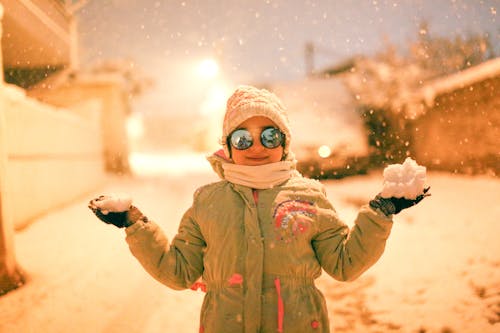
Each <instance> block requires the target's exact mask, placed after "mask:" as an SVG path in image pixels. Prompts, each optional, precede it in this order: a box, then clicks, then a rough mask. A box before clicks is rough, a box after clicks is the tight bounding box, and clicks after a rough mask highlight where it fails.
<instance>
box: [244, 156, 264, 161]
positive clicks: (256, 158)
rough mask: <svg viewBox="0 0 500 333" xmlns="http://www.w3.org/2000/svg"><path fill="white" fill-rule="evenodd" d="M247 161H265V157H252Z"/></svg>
mask: <svg viewBox="0 0 500 333" xmlns="http://www.w3.org/2000/svg"><path fill="white" fill-rule="evenodd" d="M247 159H249V160H252V161H262V160H265V159H267V156H263V157H259V156H253V157H247Z"/></svg>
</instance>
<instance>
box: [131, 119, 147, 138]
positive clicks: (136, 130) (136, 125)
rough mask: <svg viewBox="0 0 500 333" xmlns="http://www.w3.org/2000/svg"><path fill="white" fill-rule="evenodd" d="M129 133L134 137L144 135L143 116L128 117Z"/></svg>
mask: <svg viewBox="0 0 500 333" xmlns="http://www.w3.org/2000/svg"><path fill="white" fill-rule="evenodd" d="M127 133H128V135H129V136H130V137H131V138H133V139H137V138H140V137H142V136H143V135H144V125H143V123H142V118H140V117H139V116H134V115H132V116H130V117H129V118H128V119H127Z"/></svg>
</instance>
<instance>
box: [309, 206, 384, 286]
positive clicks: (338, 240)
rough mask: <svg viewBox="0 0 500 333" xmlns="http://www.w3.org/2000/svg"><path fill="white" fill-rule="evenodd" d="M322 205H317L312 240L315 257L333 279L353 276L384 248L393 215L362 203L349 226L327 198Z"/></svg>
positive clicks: (352, 278)
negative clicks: (314, 231)
mask: <svg viewBox="0 0 500 333" xmlns="http://www.w3.org/2000/svg"><path fill="white" fill-rule="evenodd" d="M324 200H325V201H327V199H326V198H324ZM325 206H326V207H325ZM325 206H323V207H325V208H319V209H318V216H317V217H318V232H317V234H316V235H315V236H314V238H313V240H312V246H313V248H314V251H315V253H316V257H317V258H318V260H319V262H320V265H321V267H322V268H323V269H324V270H325V271H326V272H327V273H328V274H329V275H331V276H332V277H334V278H335V279H337V280H341V281H350V280H354V279H356V278H357V277H359V276H360V275H361V274H362V273H363V272H364V271H366V270H367V269H368V268H370V267H371V266H372V265H373V264H375V262H377V260H378V259H379V258H380V256H381V255H382V253H383V252H384V248H385V243H386V240H387V238H388V237H389V234H390V232H391V228H392V224H393V223H392V219H391V217H387V216H385V215H384V214H383V213H382V212H379V211H378V210H377V211H375V210H373V209H371V208H370V207H369V206H368V205H366V206H363V207H361V209H360V210H359V212H358V215H357V217H356V220H355V223H354V226H353V227H352V228H351V229H349V227H348V226H347V225H346V224H345V223H343V222H342V221H341V220H340V219H339V217H338V215H337V213H336V212H335V210H334V209H333V208H332V207H331V205H330V204H329V202H327V203H326V205H325ZM328 206H329V207H328Z"/></svg>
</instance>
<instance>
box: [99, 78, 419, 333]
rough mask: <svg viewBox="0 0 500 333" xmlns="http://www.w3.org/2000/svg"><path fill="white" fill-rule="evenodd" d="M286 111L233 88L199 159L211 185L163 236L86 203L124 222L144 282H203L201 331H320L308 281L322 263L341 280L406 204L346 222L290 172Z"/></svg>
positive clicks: (371, 254)
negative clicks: (212, 142) (216, 137)
mask: <svg viewBox="0 0 500 333" xmlns="http://www.w3.org/2000/svg"><path fill="white" fill-rule="evenodd" d="M290 141H291V133H290V129H289V123H288V120H287V116H286V112H285V108H284V106H283V105H282V103H281V102H280V100H279V99H278V98H277V97H276V96H275V95H274V94H272V93H270V92H268V91H267V90H261V89H257V88H254V87H250V86H241V87H239V88H238V89H237V90H236V91H235V92H234V94H233V95H232V96H231V97H230V98H229V100H228V102H227V108H226V114H225V117H224V123H223V136H222V144H223V149H222V150H220V151H219V152H217V153H215V154H214V155H213V156H211V157H209V158H208V159H209V161H210V163H211V165H212V167H213V169H214V170H215V172H216V173H217V174H218V175H219V176H220V178H221V181H219V182H216V183H213V184H209V185H205V186H203V187H201V188H199V189H198V190H197V191H196V193H195V194H194V199H193V204H192V206H191V207H190V208H189V209H188V210H187V211H186V213H185V214H184V216H183V218H182V220H181V222H180V226H179V230H178V233H177V235H176V236H175V237H174V238H173V240H172V242H170V243H169V241H168V240H167V238H166V237H165V235H164V234H163V232H162V231H161V230H160V229H159V227H158V225H157V224H155V223H154V222H153V221H150V220H148V219H147V218H146V217H145V216H144V215H143V214H142V213H141V212H140V210H139V209H137V208H136V207H134V206H132V205H130V206H128V207H127V208H128V209H127V210H126V211H124V212H110V213H107V214H104V212H103V211H102V210H101V209H102V207H103V206H104V203H106V200H108V199H109V197H105V196H101V197H99V198H97V199H94V200H92V201H91V202H90V204H89V207H90V208H91V209H92V210H93V211H94V213H95V214H96V215H97V216H98V217H99V218H100V219H101V220H103V221H104V222H106V223H111V224H114V225H116V226H118V227H126V229H125V230H126V234H127V237H126V241H127V243H128V244H129V247H130V250H131V252H132V254H133V255H134V256H135V257H136V258H137V259H138V260H139V262H140V263H141V264H142V265H143V267H144V268H145V269H146V270H147V271H148V272H149V274H151V275H152V276H153V277H154V278H155V279H157V280H158V281H160V282H161V283H163V284H165V285H167V286H168V287H170V288H173V289H187V288H190V287H192V286H193V285H194V284H195V283H197V284H198V283H199V282H197V280H198V279H199V278H200V277H201V278H202V281H203V282H202V283H203V284H202V285H203V289H205V290H206V295H205V299H204V302H203V305H202V309H201V316H200V332H205V333H223V332H228V333H238V332H246V333H257V332H265V333H268V332H269V333H271V332H276V331H277V332H285V333H305V332H318V333H319V332H329V323H328V315H327V309H326V303H325V299H324V297H323V295H322V294H321V292H320V291H319V290H318V289H317V288H316V287H315V285H314V280H315V279H316V278H318V277H319V276H320V274H321V272H322V269H323V270H324V271H325V272H327V273H328V274H329V275H331V276H332V277H333V278H335V279H338V280H341V281H348V280H353V279H355V278H357V277H358V276H360V275H361V274H362V273H363V272H364V271H365V270H367V269H368V268H369V267H370V266H372V265H373V264H374V263H375V262H376V261H377V260H378V259H379V258H380V256H381V255H382V252H383V251H384V247H385V243H386V240H387V238H388V236H389V234H390V231H391V227H392V214H395V213H398V212H399V211H400V210H401V209H404V208H407V207H409V206H412V205H414V204H416V203H418V202H419V201H420V200H422V199H423V198H424V197H425V196H426V195H427V194H426V193H425V192H427V190H425V191H424V193H422V195H420V196H419V197H417V199H416V200H407V199H395V198H391V199H384V198H381V197H380V196H376V197H375V199H373V200H372V201H371V202H370V204H369V205H365V206H364V207H362V208H361V209H360V211H359V214H358V216H357V218H356V221H355V225H354V227H353V228H352V229H351V230H349V228H348V226H346V224H344V223H343V222H342V221H341V220H340V219H339V217H338V216H337V213H336V212H335V209H334V208H333V207H332V205H331V203H330V202H329V201H328V199H327V198H326V195H325V190H324V188H323V185H322V184H321V183H319V182H318V181H315V180H311V179H307V178H304V177H302V176H301V175H300V174H299V173H298V172H297V171H296V170H295V160H294V157H293V153H292V152H291V150H290Z"/></svg>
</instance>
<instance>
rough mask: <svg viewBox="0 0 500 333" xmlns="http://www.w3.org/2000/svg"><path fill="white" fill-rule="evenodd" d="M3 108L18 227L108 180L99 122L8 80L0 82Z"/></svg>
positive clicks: (10, 192) (11, 195)
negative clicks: (52, 103) (45, 100)
mask: <svg viewBox="0 0 500 333" xmlns="http://www.w3.org/2000/svg"><path fill="white" fill-rule="evenodd" d="M92 106H93V107H94V108H98V107H99V108H100V104H96V103H90V104H89V107H92ZM98 111H99V110H94V113H95V112H98ZM0 112H3V115H4V120H5V122H4V125H5V126H4V127H5V131H6V133H4V134H5V135H4V136H3V137H4V138H5V139H4V142H0V144H2V145H4V149H3V150H4V151H5V152H6V155H7V158H6V177H7V190H6V193H5V195H7V196H9V200H8V202H9V204H10V205H11V209H10V210H9V211H10V212H11V215H12V219H13V223H14V226H15V228H21V227H23V226H24V225H26V224H27V223H29V222H30V220H32V219H33V218H35V217H37V216H39V215H41V214H43V213H45V212H47V211H49V210H51V209H53V208H56V207H59V206H61V205H63V204H66V203H69V202H71V201H72V200H74V199H75V198H78V197H81V196H82V195H84V194H85V193H89V192H91V191H92V190H94V189H95V188H97V187H98V186H100V185H102V181H103V180H105V172H104V161H103V154H102V151H103V148H102V139H101V130H100V124H99V123H98V122H97V121H95V120H94V121H93V119H92V118H90V119H89V118H87V119H85V118H83V117H80V116H78V115H77V114H74V113H71V112H70V111H69V110H67V109H63V108H55V107H53V106H50V105H48V104H44V103H41V102H38V101H37V100H35V99H33V98H29V97H26V95H25V93H24V91H23V90H22V89H20V88H17V87H14V86H10V85H5V84H0ZM94 119H95V118H94Z"/></svg>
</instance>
